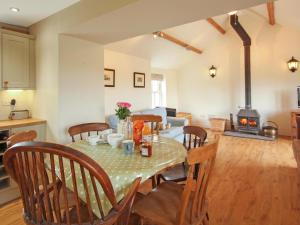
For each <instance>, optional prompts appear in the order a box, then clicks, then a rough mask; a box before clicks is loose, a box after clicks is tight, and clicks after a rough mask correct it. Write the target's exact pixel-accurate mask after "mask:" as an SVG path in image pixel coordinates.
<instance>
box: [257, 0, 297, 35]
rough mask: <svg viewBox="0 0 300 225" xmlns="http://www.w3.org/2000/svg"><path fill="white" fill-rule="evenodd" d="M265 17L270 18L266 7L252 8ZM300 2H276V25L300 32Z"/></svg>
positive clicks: (282, 0)
mask: <svg viewBox="0 0 300 225" xmlns="http://www.w3.org/2000/svg"><path fill="white" fill-rule="evenodd" d="M252 9H253V10H255V11H256V12H257V13H259V14H260V15H262V16H264V17H266V18H267V17H268V14H267V10H266V7H265V5H259V6H257V7H254V8H252ZM299 9H300V1H299V0H278V1H276V2H275V19H276V23H278V24H280V25H283V26H285V27H290V28H294V29H298V30H300V15H299Z"/></svg>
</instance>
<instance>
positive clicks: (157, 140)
mask: <svg viewBox="0 0 300 225" xmlns="http://www.w3.org/2000/svg"><path fill="white" fill-rule="evenodd" d="M151 143H152V156H151V157H143V156H142V155H141V154H140V151H139V150H138V148H136V150H135V151H134V152H133V153H132V154H128V153H127V152H126V151H124V150H123V149H122V147H118V148H112V147H111V146H110V145H109V144H107V143H99V144H97V145H95V146H93V145H90V144H89V142H88V141H86V140H79V141H76V142H73V143H70V144H68V146H69V147H72V148H74V149H76V150H78V151H80V152H82V153H84V154H86V155H87V156H89V157H91V158H92V159H93V160H94V161H96V162H97V163H98V164H99V165H100V166H101V167H102V168H103V169H104V171H105V172H106V173H107V175H108V176H109V178H110V181H111V183H112V186H113V189H114V192H115V196H116V200H117V201H120V200H122V199H123V198H124V197H125V195H126V194H127V192H128V191H129V189H130V187H131V184H132V183H133V181H134V180H135V179H136V178H137V177H141V178H142V180H141V182H145V181H146V180H147V179H149V178H150V177H152V176H154V175H156V174H158V173H160V172H162V171H164V170H166V169H168V168H171V167H173V166H174V165H176V164H179V163H182V162H184V161H185V160H186V155H187V151H186V149H185V147H184V146H183V145H182V143H180V142H178V141H176V140H174V139H170V138H166V137H161V136H153V137H152V139H151ZM75 169H76V168H75ZM77 174H79V173H77ZM65 175H66V186H67V188H68V189H70V190H73V185H72V175H71V171H70V167H65ZM88 187H89V189H90V190H92V183H91V182H88ZM97 189H98V191H99V195H100V199H101V204H102V206H103V211H104V214H107V213H108V212H109V210H110V209H111V208H112V206H111V204H110V202H109V200H108V199H107V198H106V196H105V194H104V192H103V190H102V187H101V185H100V184H99V183H98V184H97ZM78 194H79V197H80V198H81V200H82V201H85V191H84V187H83V182H82V179H81V177H80V176H79V175H78ZM91 199H92V201H91V204H92V209H93V212H94V213H95V215H97V216H100V212H99V210H98V206H97V201H96V197H95V196H91Z"/></svg>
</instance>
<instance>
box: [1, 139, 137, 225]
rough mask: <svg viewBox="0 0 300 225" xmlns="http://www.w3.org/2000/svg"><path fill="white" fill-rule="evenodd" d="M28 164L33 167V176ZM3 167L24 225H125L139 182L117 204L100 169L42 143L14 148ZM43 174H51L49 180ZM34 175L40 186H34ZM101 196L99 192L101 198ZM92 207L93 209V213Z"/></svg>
mask: <svg viewBox="0 0 300 225" xmlns="http://www.w3.org/2000/svg"><path fill="white" fill-rule="evenodd" d="M38 159H39V160H40V163H39V164H37V163H36V162H37V160H38ZM29 160H32V162H33V169H32V170H30V169H29V163H28V162H29ZM4 165H5V168H6V170H7V172H8V173H9V174H10V175H12V177H14V178H15V181H16V182H17V184H18V186H19V189H20V192H21V198H22V202H23V206H24V212H23V213H24V221H25V223H26V224H28V225H38V224H50V225H57V224H68V225H70V224H85V225H88V224H93V225H100V224H101V225H112V224H118V225H120V224H121V225H127V224H128V220H129V214H130V212H131V207H132V204H133V201H134V198H135V195H136V191H137V189H138V186H139V183H140V180H141V179H140V178H137V179H136V180H135V181H134V182H133V184H132V186H131V188H130V190H129V191H128V193H127V195H126V196H125V197H124V199H123V200H121V201H120V202H117V199H116V197H115V193H114V190H113V187H112V184H111V182H110V179H109V177H108V175H107V174H106V173H105V171H104V170H103V169H102V168H101V166H100V165H99V164H97V163H96V162H95V161H94V160H93V159H91V158H90V157H88V156H87V155H85V154H83V153H81V152H79V151H77V150H75V149H72V148H70V147H66V146H63V145H58V144H52V143H45V142H22V143H19V144H16V145H14V146H12V147H11V148H9V149H8V150H7V151H6V152H5V153H4ZM45 170H49V171H50V178H48V177H49V176H46V175H45V172H44V171H45ZM38 174H39V175H40V177H41V178H42V184H39V182H38V179H37V177H38ZM58 177H59V179H58ZM67 183H68V184H69V185H72V189H73V190H72V193H73V198H74V199H75V202H76V206H75V209H74V208H72V209H70V208H69V206H68V197H67V189H68V188H67ZM79 188H81V189H79ZM100 190H103V194H102V195H100V193H101V192H100ZM60 192H61V193H62V195H63V198H62V199H61V198H60V197H59V196H60ZM103 198H106V199H107V201H108V202H109V204H110V205H111V207H112V209H111V210H110V211H109V212H108V213H107V214H105V212H104V211H103V206H102V200H103ZM83 203H84V204H83ZM92 203H94V204H95V205H96V207H92ZM85 218H86V220H85Z"/></svg>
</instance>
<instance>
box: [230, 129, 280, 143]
mask: <svg viewBox="0 0 300 225" xmlns="http://www.w3.org/2000/svg"><path fill="white" fill-rule="evenodd" d="M224 136H233V137H240V138H251V139H258V140H264V141H275V138H271V137H266V136H263V135H260V134H251V133H244V132H239V131H225V132H224Z"/></svg>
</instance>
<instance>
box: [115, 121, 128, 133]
mask: <svg viewBox="0 0 300 225" xmlns="http://www.w3.org/2000/svg"><path fill="white" fill-rule="evenodd" d="M117 133H118V134H123V135H125V133H126V122H125V120H119V123H118V126H117Z"/></svg>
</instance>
